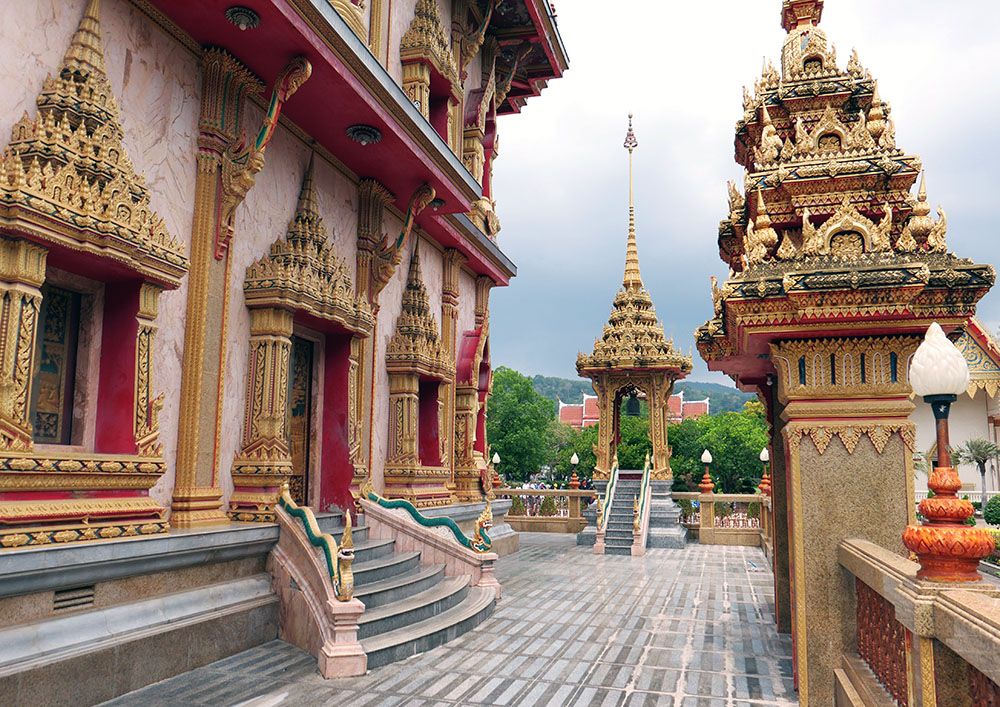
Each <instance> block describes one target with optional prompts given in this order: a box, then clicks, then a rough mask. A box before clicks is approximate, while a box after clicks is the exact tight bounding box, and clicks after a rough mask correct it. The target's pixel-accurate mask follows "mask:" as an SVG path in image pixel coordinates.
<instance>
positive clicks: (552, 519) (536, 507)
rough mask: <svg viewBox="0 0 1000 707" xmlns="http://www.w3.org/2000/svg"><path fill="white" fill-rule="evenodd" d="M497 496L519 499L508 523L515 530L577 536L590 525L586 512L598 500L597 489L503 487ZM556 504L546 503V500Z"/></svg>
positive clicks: (514, 503) (512, 508) (515, 501)
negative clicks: (595, 499)
mask: <svg viewBox="0 0 1000 707" xmlns="http://www.w3.org/2000/svg"><path fill="white" fill-rule="evenodd" d="M496 495H497V496H500V497H505V498H511V499H515V500H514V501H513V503H512V504H511V508H510V510H509V511H508V512H507V517H506V520H507V522H508V523H510V526H511V527H512V528H513V529H514V530H518V531H525V532H534V531H543V532H557V533H577V532H579V531H581V530H583V528H584V526H585V525H586V523H585V521H584V519H583V513H582V509H583V508H586V507H587V506H588V505H589V504H590V503H591V501H592V500H593V499H594V498H596V497H597V491H595V490H593V489H518V488H507V487H504V486H501V487H500V488H498V489H496ZM550 498H551V499H552V503H551V504H548V503H546V499H550Z"/></svg>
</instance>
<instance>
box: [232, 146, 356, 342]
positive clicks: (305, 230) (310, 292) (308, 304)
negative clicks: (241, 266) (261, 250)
mask: <svg viewBox="0 0 1000 707" xmlns="http://www.w3.org/2000/svg"><path fill="white" fill-rule="evenodd" d="M314 159H315V158H314V157H313V156H311V157H310V158H309V166H308V167H307V169H306V172H305V175H304V177H303V179H302V189H301V191H300V193H299V200H298V204H297V206H296V208H295V215H294V216H293V217H292V221H291V223H290V224H289V225H288V233H287V234H286V237H285V238H284V239H279V240H277V241H275V242H274V243H272V244H271V250H270V252H269V253H268V254H267V255H265V256H264V257H263V258H261V259H259V260H257V261H256V262H254V263H253V264H251V265H250V267H248V268H247V274H246V280H245V281H244V283H243V291H244V293H245V295H246V300H247V305H248V306H250V307H264V306H270V307H284V308H288V309H295V310H301V311H305V312H308V313H309V314H312V315H314V316H316V317H319V318H321V319H328V320H331V321H335V322H337V323H339V324H341V325H343V326H344V327H345V328H347V329H348V330H350V331H352V332H355V333H362V334H364V333H367V332H368V331H370V329H371V327H372V325H373V324H374V321H375V320H374V315H373V314H372V308H371V305H370V303H369V301H368V298H367V297H365V296H357V295H356V294H355V290H354V285H353V284H352V283H351V277H350V275H349V274H348V273H347V269H346V267H345V266H344V263H343V261H342V260H341V259H340V257H339V256H338V255H337V252H336V250H335V248H334V247H333V246H332V245H331V244H330V243H329V241H328V240H327V231H326V226H325V225H324V224H323V218H322V216H320V213H319V208H318V206H317V204H316V190H315V188H314V186H313V172H314V165H313V162H314Z"/></svg>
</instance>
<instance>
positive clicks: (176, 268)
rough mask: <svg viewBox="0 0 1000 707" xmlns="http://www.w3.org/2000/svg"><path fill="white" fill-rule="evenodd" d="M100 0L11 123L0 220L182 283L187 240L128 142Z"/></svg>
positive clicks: (1, 170) (0, 176) (0, 170)
mask: <svg viewBox="0 0 1000 707" xmlns="http://www.w3.org/2000/svg"><path fill="white" fill-rule="evenodd" d="M99 8H100V3H99V0H90V1H89V2H88V3H87V7H86V10H85V12H84V16H83V19H82V20H81V21H80V24H79V26H78V28H77V30H76V33H75V34H74V35H73V39H72V41H71V42H70V46H69V49H68V50H67V51H66V54H65V56H64V57H63V60H62V63H61V64H60V65H59V68H58V70H57V72H56V74H55V75H54V76H53V75H49V76H48V78H46V79H45V82H44V84H43V85H42V91H41V93H40V94H39V95H38V98H37V100H36V104H37V106H38V113H37V115H36V116H35V117H34V118H29V117H28V115H27V113H25V115H24V116H23V117H22V118H21V119H20V120H19V121H17V122H16V123H15V124H14V127H13V129H12V130H11V140H10V143H9V144H8V146H7V148H6V149H5V150H4V153H3V157H2V160H0V224H2V225H3V226H5V227H7V228H10V229H16V230H17V231H20V232H23V233H28V234H31V236H32V237H33V238H37V239H39V240H41V241H44V242H48V243H52V244H56V245H64V246H67V247H70V248H73V249H74V250H77V251H83V252H86V253H90V254H92V255H98V256H107V255H109V254H110V255H111V256H112V257H114V258H115V259H116V260H118V261H119V262H121V263H122V264H124V265H126V267H129V268H131V269H133V270H136V271H138V272H139V273H140V274H141V275H143V276H144V277H147V278H149V279H153V280H156V281H159V282H162V283H164V284H165V285H167V286H170V287H176V286H177V285H178V284H179V283H180V278H181V277H182V276H183V275H184V273H185V272H186V271H187V269H188V259H187V257H186V255H185V254H184V249H183V247H182V246H181V244H180V243H179V242H178V241H177V239H176V238H174V237H173V236H172V235H171V234H170V233H169V232H168V231H167V228H166V225H165V224H164V222H163V219H162V218H161V217H160V216H159V215H158V214H157V213H156V212H155V211H153V210H152V208H151V207H150V203H149V202H150V196H149V189H148V188H147V187H146V184H145V180H144V179H143V178H142V177H141V176H139V175H138V174H136V172H135V168H134V167H133V166H132V162H131V161H130V160H129V157H128V154H127V153H126V152H125V147H124V146H123V144H122V139H123V137H124V132H123V130H122V126H121V116H120V113H119V110H118V104H117V102H116V101H115V97H114V93H113V91H112V89H111V83H110V81H109V80H108V75H107V71H106V70H105V67H104V50H103V48H102V42H101V25H100V19H99V14H98V13H99Z"/></svg>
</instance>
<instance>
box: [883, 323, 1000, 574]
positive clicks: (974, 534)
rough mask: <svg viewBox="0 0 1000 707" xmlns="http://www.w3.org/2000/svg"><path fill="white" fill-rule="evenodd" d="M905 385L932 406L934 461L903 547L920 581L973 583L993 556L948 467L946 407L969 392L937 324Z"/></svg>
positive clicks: (961, 361) (961, 365)
mask: <svg viewBox="0 0 1000 707" xmlns="http://www.w3.org/2000/svg"><path fill="white" fill-rule="evenodd" d="M910 385H911V386H912V388H913V392H914V393H915V394H916V395H919V396H921V397H923V399H924V401H925V402H926V403H927V404H929V405H930V406H931V410H932V411H933V413H934V420H935V423H936V427H937V450H938V453H937V459H936V460H935V462H934V469H933V470H932V471H931V473H930V476H929V478H928V480H927V486H928V488H930V490H931V491H933V492H934V496H933V497H931V498H926V499H924V500H923V501H921V502H920V515H922V516H923V517H924V519H925V520H924V522H923V524H922V525H911V526H909V527H907V528H906V530H905V531H904V532H903V543H904V544H905V545H906V547H907V548H909V549H910V551H911V552H913V553H915V554H916V555H917V560H918V561H919V562H920V570H919V571H918V572H917V577H918V578H919V579H926V580H929V581H932V582H978V581H981V580H982V576H981V575H980V574H979V561H980V560H981V559H983V558H984V557H986V556H987V555H989V554H990V553H991V552H992V551H993V547H994V545H993V538H992V537H991V536H990V534H989V532H987V530H986V529H985V528H975V527H970V526H968V525H966V524H965V522H966V521H967V520H968V519H969V518H971V517H972V515H973V514H974V512H975V511H974V510H973V508H972V504H971V503H969V502H968V501H965V500H961V499H959V498H957V497H956V495H955V492H956V491H958V490H959V489H961V488H962V482H961V480H960V479H959V477H958V473H957V472H956V471H955V468H954V467H953V466H952V465H951V453H950V449H949V442H948V413H949V412H950V410H951V404H952V403H953V402H955V400H957V398H958V396H959V395H961V394H962V393H964V392H965V391H966V389H967V388H968V387H969V365H968V364H967V363H966V361H965V357H964V356H963V355H962V353H961V352H960V351H959V350H958V349H957V348H956V347H955V345H954V344H953V343H951V342H950V341H949V340H948V337H947V336H945V334H944V331H943V330H942V329H941V327H940V326H938V324H937V322H935V323H934V324H931V326H930V328H928V329H927V334H926V336H925V337H924V341H923V343H921V344H920V346H919V348H917V351H916V353H915V354H913V360H912V362H911V363H910Z"/></svg>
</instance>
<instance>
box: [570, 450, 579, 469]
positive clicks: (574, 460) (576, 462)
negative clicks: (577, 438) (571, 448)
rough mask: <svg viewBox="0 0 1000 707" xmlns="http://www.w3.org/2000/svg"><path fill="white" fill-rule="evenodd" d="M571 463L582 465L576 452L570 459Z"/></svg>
mask: <svg viewBox="0 0 1000 707" xmlns="http://www.w3.org/2000/svg"><path fill="white" fill-rule="evenodd" d="M569 463H570V464H572V465H573V466H576V465H577V464H579V463H580V457H578V456H577V454H576V452H573V456H571V457H570V458H569Z"/></svg>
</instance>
